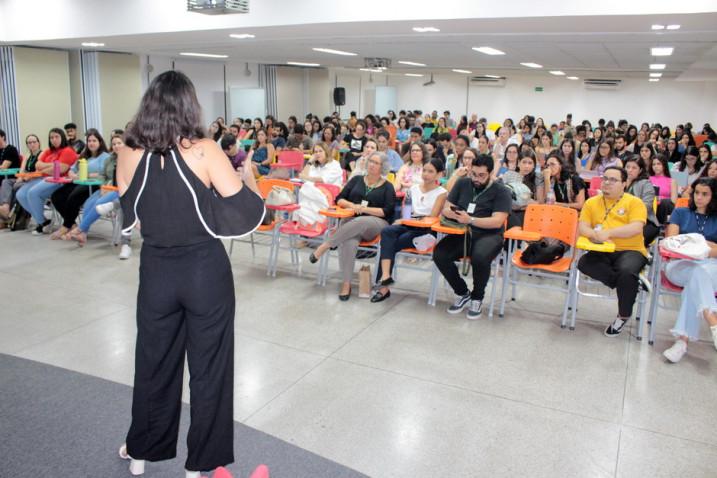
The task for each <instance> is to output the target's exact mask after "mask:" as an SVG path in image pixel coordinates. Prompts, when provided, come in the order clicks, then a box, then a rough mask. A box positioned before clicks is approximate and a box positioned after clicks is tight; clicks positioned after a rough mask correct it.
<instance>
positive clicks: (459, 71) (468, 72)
mask: <svg viewBox="0 0 717 478" xmlns="http://www.w3.org/2000/svg"><path fill="white" fill-rule="evenodd" d="M453 71H455V72H456V73H465V74H466V75H470V74H471V73H472V72H471V71H468V70H459V69H454V70H453Z"/></svg>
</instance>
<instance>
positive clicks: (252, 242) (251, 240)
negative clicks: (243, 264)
mask: <svg viewBox="0 0 717 478" xmlns="http://www.w3.org/2000/svg"><path fill="white" fill-rule="evenodd" d="M249 241H250V242H251V257H252V259H253V258H255V257H256V250H255V249H254V233H251V234H249Z"/></svg>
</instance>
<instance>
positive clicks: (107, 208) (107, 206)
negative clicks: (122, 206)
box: [95, 201, 115, 216]
mask: <svg viewBox="0 0 717 478" xmlns="http://www.w3.org/2000/svg"><path fill="white" fill-rule="evenodd" d="M114 210H115V203H114V201H112V202H106V203H104V204H98V205H97V206H95V211H97V214H99V215H100V216H107V215H108V214H109V213H111V212H112V211H114Z"/></svg>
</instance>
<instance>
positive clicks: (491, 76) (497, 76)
mask: <svg viewBox="0 0 717 478" xmlns="http://www.w3.org/2000/svg"><path fill="white" fill-rule="evenodd" d="M483 76H484V77H485V78H502V76H500V75H483Z"/></svg>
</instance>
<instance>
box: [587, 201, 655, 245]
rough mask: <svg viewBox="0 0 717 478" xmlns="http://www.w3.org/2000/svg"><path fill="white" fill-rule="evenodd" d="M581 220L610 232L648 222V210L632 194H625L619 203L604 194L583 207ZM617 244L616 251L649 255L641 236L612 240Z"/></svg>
mask: <svg viewBox="0 0 717 478" xmlns="http://www.w3.org/2000/svg"><path fill="white" fill-rule="evenodd" d="M580 220H581V221H582V222H586V223H588V224H590V227H593V228H594V227H595V226H597V225H598V224H601V225H602V226H601V227H602V229H604V230H609V229H615V228H617V227H621V226H626V225H627V224H630V223H631V222H635V221H640V222H642V223H643V224H644V223H645V222H647V209H646V208H645V203H643V202H642V200H641V199H640V198H638V197H635V196H633V195H632V194H628V193H625V194H623V196H622V198H620V199H619V200H618V201H615V200H614V199H613V200H610V199H606V198H605V197H604V196H603V195H602V194H598V195H597V196H593V197H591V198H590V199H588V200H587V201H585V204H584V205H583V209H582V210H581V211H580ZM610 241H612V242H614V243H615V250H616V251H638V252H641V253H643V254H645V255H647V250H646V249H645V239H644V238H643V235H642V231H640V234H638V235H636V236H632V237H628V238H625V239H620V238H617V237H616V238H611V239H610Z"/></svg>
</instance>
